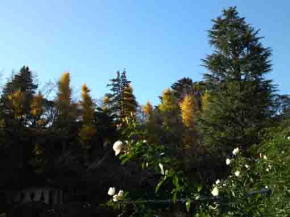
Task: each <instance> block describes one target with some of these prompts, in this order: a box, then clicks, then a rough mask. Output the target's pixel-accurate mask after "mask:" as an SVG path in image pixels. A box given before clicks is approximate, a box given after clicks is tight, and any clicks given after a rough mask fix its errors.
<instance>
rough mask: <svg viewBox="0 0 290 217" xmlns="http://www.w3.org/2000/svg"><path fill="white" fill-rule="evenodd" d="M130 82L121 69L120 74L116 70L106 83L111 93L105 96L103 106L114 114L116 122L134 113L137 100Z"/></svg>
mask: <svg viewBox="0 0 290 217" xmlns="http://www.w3.org/2000/svg"><path fill="white" fill-rule="evenodd" d="M130 83H131V81H128V80H127V76H126V71H123V72H122V74H121V75H120V72H119V71H117V75H116V78H113V79H111V83H110V84H108V85H107V86H109V87H111V89H110V91H111V93H108V94H106V96H105V100H104V103H105V108H107V109H109V110H110V111H111V113H112V114H114V115H115V116H116V123H120V122H122V121H123V119H124V118H125V117H129V116H131V115H132V114H133V115H134V114H135V113H136V110H137V102H136V99H135V96H134V94H133V89H132V87H131V85H130Z"/></svg>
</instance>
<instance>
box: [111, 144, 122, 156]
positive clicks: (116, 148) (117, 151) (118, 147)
mask: <svg viewBox="0 0 290 217" xmlns="http://www.w3.org/2000/svg"><path fill="white" fill-rule="evenodd" d="M122 149H123V142H122V141H120V140H118V141H117V142H115V143H114V145H113V150H114V152H115V156H117V155H118V154H120V152H121V151H122Z"/></svg>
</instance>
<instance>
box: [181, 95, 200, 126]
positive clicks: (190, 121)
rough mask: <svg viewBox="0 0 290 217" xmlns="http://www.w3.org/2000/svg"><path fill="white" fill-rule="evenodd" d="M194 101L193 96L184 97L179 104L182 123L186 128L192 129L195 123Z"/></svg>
mask: <svg viewBox="0 0 290 217" xmlns="http://www.w3.org/2000/svg"><path fill="white" fill-rule="evenodd" d="M195 107H196V105H195V100H194V98H193V96H191V95H186V96H185V97H184V98H183V100H182V101H181V103H180V110H181V118H182V123H183V124H184V125H185V126H186V127H193V126H194V121H195V112H196V109H195Z"/></svg>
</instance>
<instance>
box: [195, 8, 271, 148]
mask: <svg viewBox="0 0 290 217" xmlns="http://www.w3.org/2000/svg"><path fill="white" fill-rule="evenodd" d="M213 23H214V24H213V27H212V29H211V30H209V38H210V41H209V42H210V44H211V45H212V46H213V47H214V52H213V54H211V55H208V56H207V58H206V59H205V60H203V61H204V65H205V67H206V68H207V69H208V71H209V72H208V73H207V74H205V75H204V77H205V80H206V83H207V85H208V87H209V97H208V105H207V109H206V110H204V112H203V118H202V122H201V127H202V131H203V135H204V142H205V143H206V144H207V145H209V146H210V147H214V148H217V149H218V150H219V151H220V152H219V153H223V154H227V153H229V152H230V150H232V148H233V147H236V146H239V147H241V148H245V149H247V148H248V147H249V146H251V145H253V144H256V143H258V142H259V139H260V137H259V135H260V133H261V131H262V129H263V128H264V127H265V126H266V123H267V120H268V118H270V117H271V110H270V106H271V103H272V92H273V85H272V84H271V80H267V79H266V78H265V74H266V73H268V72H269V71H270V70H271V63H270V59H269V58H270V56H271V52H270V49H269V48H266V47H264V46H263V45H262V43H261V42H260V39H261V37H259V36H258V33H259V31H257V30H255V29H254V28H253V27H252V26H251V25H249V24H247V23H246V21H245V19H244V18H242V17H240V16H239V15H238V12H237V10H236V8H235V7H231V8H229V9H227V10H224V11H223V13H222V16H220V17H218V18H217V19H214V20H213Z"/></svg>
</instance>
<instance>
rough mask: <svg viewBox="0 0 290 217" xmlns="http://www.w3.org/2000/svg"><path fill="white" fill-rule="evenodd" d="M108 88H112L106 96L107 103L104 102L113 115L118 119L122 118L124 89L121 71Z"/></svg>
mask: <svg viewBox="0 0 290 217" xmlns="http://www.w3.org/2000/svg"><path fill="white" fill-rule="evenodd" d="M107 86H108V87H110V93H108V94H106V96H105V99H106V101H104V103H105V105H106V107H107V108H108V109H109V110H110V111H111V113H112V114H114V115H115V116H116V117H120V115H121V97H122V95H121V93H122V89H121V88H122V87H121V77H120V72H119V71H117V72H116V78H113V79H111V80H110V83H109V84H108V85H107Z"/></svg>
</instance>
